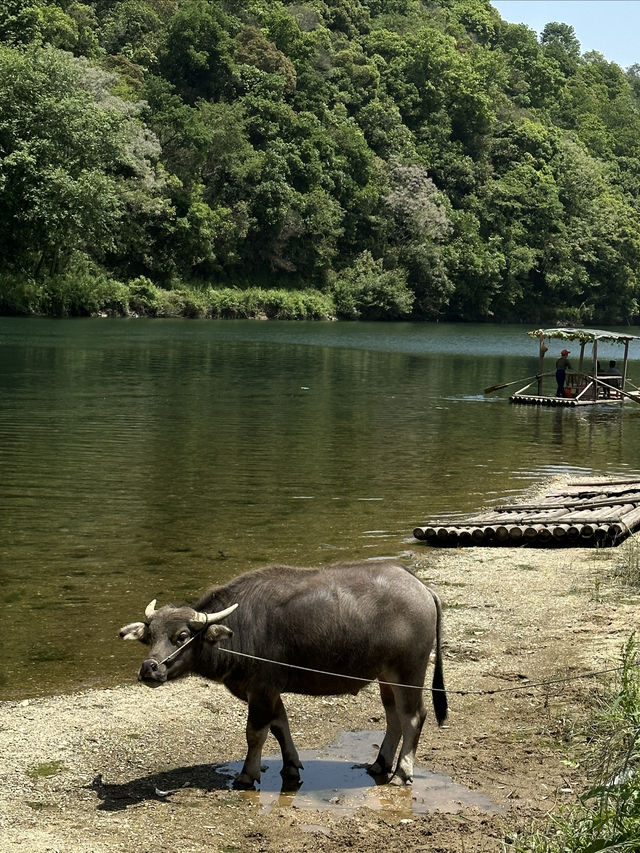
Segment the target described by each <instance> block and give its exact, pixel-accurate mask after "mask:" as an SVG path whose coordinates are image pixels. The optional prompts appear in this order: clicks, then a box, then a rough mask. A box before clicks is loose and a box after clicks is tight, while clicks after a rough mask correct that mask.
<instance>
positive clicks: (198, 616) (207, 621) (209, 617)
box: [191, 604, 238, 628]
mask: <svg viewBox="0 0 640 853" xmlns="http://www.w3.org/2000/svg"><path fill="white" fill-rule="evenodd" d="M237 606H238V605H237V604H232V605H231V607H227V609H226V610H220V611H218V613H198V611H197V610H196V611H195V615H194V616H193V618H192V619H191V624H192V626H193V627H194V628H196V627H198V626H200V625H211V624H212V623H213V622H221V621H222V620H223V619H224V618H225V616H228V615H229V614H230V613H233V611H234V610H235V609H236V607H237Z"/></svg>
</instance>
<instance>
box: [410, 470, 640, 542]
mask: <svg viewBox="0 0 640 853" xmlns="http://www.w3.org/2000/svg"><path fill="white" fill-rule="evenodd" d="M638 527H640V477H637V478H635V479H628V480H622V479H620V480H593V481H588V482H586V481H581V482H578V483H573V484H570V485H566V486H562V487H560V488H558V489H557V490H554V491H551V492H548V493H547V494H545V495H543V496H541V497H540V498H537V499H536V500H534V501H531V502H528V503H521V504H505V505H502V506H496V507H494V508H493V509H491V510H487V511H486V512H483V513H481V514H479V515H474V516H471V517H467V518H461V517H457V518H456V517H453V516H451V517H449V518H445V519H441V520H439V521H432V522H429V523H428V524H426V525H424V527H416V528H415V529H414V531H413V535H414V536H415V538H416V539H420V540H421V541H424V542H428V543H429V544H430V545H437V546H456V545H511V546H513V545H532V546H547V547H551V546H557V545H562V546H565V547H571V546H574V547H589V546H595V545H600V546H611V545H618V544H619V543H620V542H621V541H622V540H623V539H625V538H626V537H627V536H629V535H630V534H631V533H633V532H634V530H636V529H638Z"/></svg>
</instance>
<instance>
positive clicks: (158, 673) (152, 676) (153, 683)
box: [138, 658, 167, 687]
mask: <svg viewBox="0 0 640 853" xmlns="http://www.w3.org/2000/svg"><path fill="white" fill-rule="evenodd" d="M166 680H167V668H166V666H164V665H163V664H160V663H158V661H157V660H154V659H153V658H147V660H145V661H143V662H142V666H141V667H140V672H139V673H138V681H142V682H143V683H144V684H147V685H149V687H158V685H160V684H164V683H165V681H166Z"/></svg>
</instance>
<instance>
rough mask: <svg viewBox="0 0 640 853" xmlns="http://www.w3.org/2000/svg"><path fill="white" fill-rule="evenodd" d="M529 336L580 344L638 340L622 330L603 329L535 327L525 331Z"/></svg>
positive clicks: (622, 342) (621, 342)
mask: <svg viewBox="0 0 640 853" xmlns="http://www.w3.org/2000/svg"><path fill="white" fill-rule="evenodd" d="M527 334H528V335H529V337H531V338H555V339H556V340H561V341H580V343H582V344H587V343H593V342H595V341H608V342H610V343H614V344H616V343H617V344H624V343H628V342H629V341H637V340H640V337H638V335H627V334H625V333H623V332H610V331H605V330H603V329H569V328H563V327H560V328H556V329H536V330H535V331H534V332H527Z"/></svg>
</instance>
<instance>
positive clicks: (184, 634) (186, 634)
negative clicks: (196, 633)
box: [176, 631, 191, 643]
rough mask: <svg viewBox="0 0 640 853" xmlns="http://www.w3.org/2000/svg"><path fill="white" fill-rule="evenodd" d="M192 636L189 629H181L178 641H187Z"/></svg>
mask: <svg viewBox="0 0 640 853" xmlns="http://www.w3.org/2000/svg"><path fill="white" fill-rule="evenodd" d="M190 637H191V634H190V633H189V631H180V633H179V634H178V636H177V637H176V642H178V643H186V642H187V640H188V639H189V638H190Z"/></svg>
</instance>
